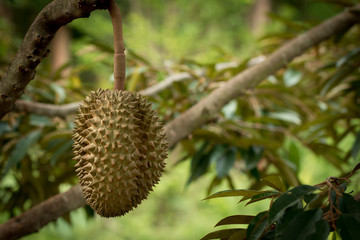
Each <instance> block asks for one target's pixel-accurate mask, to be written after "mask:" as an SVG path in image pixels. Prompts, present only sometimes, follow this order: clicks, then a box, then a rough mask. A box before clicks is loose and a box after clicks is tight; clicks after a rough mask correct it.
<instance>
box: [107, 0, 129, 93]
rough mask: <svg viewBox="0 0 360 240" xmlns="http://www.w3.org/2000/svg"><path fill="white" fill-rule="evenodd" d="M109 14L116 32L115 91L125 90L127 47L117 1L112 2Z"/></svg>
mask: <svg viewBox="0 0 360 240" xmlns="http://www.w3.org/2000/svg"><path fill="white" fill-rule="evenodd" d="M108 10H109V13H110V16H111V21H112V25H113V32H114V90H124V88H125V69H126V67H125V53H124V51H125V47H124V39H123V31H122V21H121V13H120V9H119V6H118V5H117V4H116V2H115V0H111V1H110V5H109V9H108Z"/></svg>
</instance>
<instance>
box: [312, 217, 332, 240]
mask: <svg viewBox="0 0 360 240" xmlns="http://www.w3.org/2000/svg"><path fill="white" fill-rule="evenodd" d="M315 229H316V232H315V233H313V234H311V235H310V236H309V237H308V240H327V239H328V237H329V234H330V226H329V223H328V222H327V221H325V220H320V221H318V222H317V223H316V224H315Z"/></svg>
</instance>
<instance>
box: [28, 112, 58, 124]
mask: <svg viewBox="0 0 360 240" xmlns="http://www.w3.org/2000/svg"><path fill="white" fill-rule="evenodd" d="M30 125H32V126H38V127H43V126H53V125H54V124H53V123H52V122H51V121H50V120H49V118H48V117H45V116H41V115H36V114H31V115H30Z"/></svg>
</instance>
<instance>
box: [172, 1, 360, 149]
mask: <svg viewBox="0 0 360 240" xmlns="http://www.w3.org/2000/svg"><path fill="white" fill-rule="evenodd" d="M359 9H360V5H356V7H354V8H353V9H352V11H349V10H346V11H344V12H342V13H340V14H338V15H336V16H335V17H333V18H331V19H329V20H327V21H325V22H323V23H321V24H320V25H318V26H316V27H314V28H313V29H311V30H309V31H308V32H306V33H304V34H301V35H300V36H298V37H296V38H295V39H293V40H291V41H289V42H288V43H287V44H285V45H284V46H282V47H280V48H279V49H278V50H277V51H275V52H274V53H273V54H271V55H270V56H269V57H268V58H266V60H265V61H263V62H262V63H260V64H257V65H255V66H253V67H251V68H248V69H247V70H245V71H243V72H241V73H239V74H238V75H236V76H235V77H233V78H232V79H230V80H229V81H228V82H227V83H226V84H224V85H223V86H222V87H220V88H218V89H216V90H214V91H213V92H212V93H211V94H209V95H208V96H207V97H205V98H204V99H202V100H201V101H200V102H199V103H198V104H196V105H194V106H193V107H191V108H190V109H188V110H187V111H186V112H184V113H183V114H181V115H180V116H179V117H177V118H176V119H174V120H173V121H171V122H170V123H169V124H167V125H166V128H165V129H166V132H167V136H168V139H169V142H178V141H180V140H181V139H183V138H185V137H186V136H187V135H188V134H190V133H191V132H192V131H193V130H194V129H196V128H199V127H201V126H202V125H203V124H205V123H206V122H207V121H208V120H210V119H211V118H212V117H213V115H214V114H216V113H218V112H219V111H220V110H221V108H222V107H223V106H224V105H225V104H226V103H228V102H229V101H230V100H232V99H234V98H237V97H239V96H241V95H242V94H243V93H244V92H245V91H246V90H247V89H250V88H254V87H255V86H256V85H258V84H259V83H260V82H261V81H263V80H264V79H265V78H266V77H267V76H269V75H271V74H273V73H275V72H276V71H277V70H279V69H280V68H282V67H285V66H286V65H287V64H288V63H289V62H290V61H291V60H292V59H294V58H295V57H297V56H299V55H300V54H302V53H304V52H305V51H306V50H307V49H309V48H310V47H313V46H315V45H317V44H319V43H320V42H322V41H324V40H326V39H328V38H330V37H331V36H334V35H335V34H338V33H341V32H343V31H345V30H346V29H348V28H350V27H351V26H352V25H354V24H355V23H357V22H358V21H359V20H360V19H359V16H357V15H356V14H355V13H352V12H356V10H357V11H359Z"/></svg>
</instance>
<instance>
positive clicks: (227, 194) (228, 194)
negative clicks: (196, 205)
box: [204, 189, 265, 200]
mask: <svg viewBox="0 0 360 240" xmlns="http://www.w3.org/2000/svg"><path fill="white" fill-rule="evenodd" d="M263 192H265V191H257V190H241V189H240V190H225V191H220V192H217V193H214V194H213V195H211V196H209V197H207V198H205V199H204V200H207V199H212V198H222V197H244V196H246V197H250V198H251V197H253V196H255V195H257V194H259V193H263Z"/></svg>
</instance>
